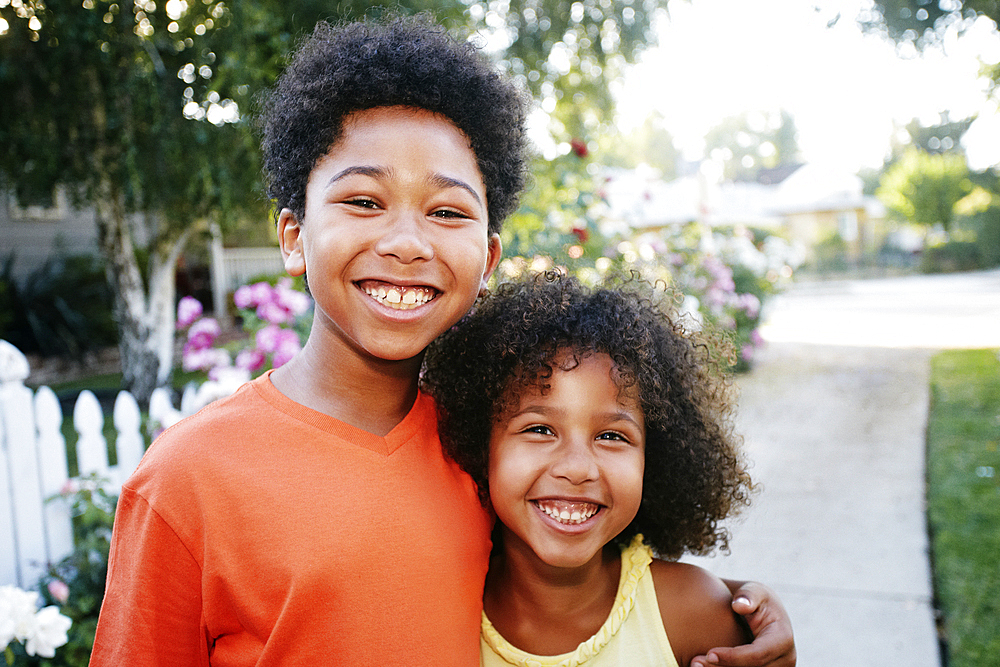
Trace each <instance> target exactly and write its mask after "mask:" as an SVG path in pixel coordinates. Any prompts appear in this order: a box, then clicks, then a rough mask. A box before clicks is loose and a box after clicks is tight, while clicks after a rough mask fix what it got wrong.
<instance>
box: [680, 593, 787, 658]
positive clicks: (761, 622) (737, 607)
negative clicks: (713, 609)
mask: <svg viewBox="0 0 1000 667" xmlns="http://www.w3.org/2000/svg"><path fill="white" fill-rule="evenodd" d="M726 584H727V585H729V586H730V589H732V588H733V587H737V588H736V590H735V591H733V611H735V612H736V613H737V614H739V615H741V616H743V617H744V618H745V619H746V622H747V625H748V627H749V628H750V632H751V633H753V637H754V640H753V643H752V644H744V645H743V646H737V647H734V648H713V649H711V650H710V651H709V652H708V654H707V655H703V656H702V655H700V656H697V657H695V658H694V659H693V660H691V667H714V666H716V665H718V666H719V667H794V666H795V640H794V638H793V637H792V622H791V619H789V618H788V612H786V611H785V607H784V606H783V605H782V604H781V600H779V599H778V596H777V595H776V594H775V592H774V591H772V590H771V589H770V588H768V587H767V586H765V585H763V584H758V583H755V582H748V583H743V584H737V583H735V582H728V581H727V582H726Z"/></svg>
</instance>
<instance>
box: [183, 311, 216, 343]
mask: <svg viewBox="0 0 1000 667" xmlns="http://www.w3.org/2000/svg"><path fill="white" fill-rule="evenodd" d="M221 332H222V327H220V326H219V323H218V321H216V319H215V318H214V317H203V318H201V319H200V320H198V321H197V322H195V323H194V324H192V325H191V328H190V329H188V339H187V345H185V346H184V347H185V349H187V347H188V346H190V347H191V348H192V349H196V350H203V349H205V348H207V347H211V346H212V343H214V342H215V339H216V337H217V336H218V335H219V334H220V333H221Z"/></svg>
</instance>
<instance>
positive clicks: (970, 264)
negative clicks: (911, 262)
mask: <svg viewBox="0 0 1000 667" xmlns="http://www.w3.org/2000/svg"><path fill="white" fill-rule="evenodd" d="M982 267H983V261H982V256H981V255H980V252H979V244H977V243H976V242H974V241H949V242H947V243H945V244H942V245H939V246H933V247H930V248H925V249H924V253H923V256H922V257H921V258H920V270H921V271H922V272H923V273H951V272H953V271H975V270H976V269H981V268H982Z"/></svg>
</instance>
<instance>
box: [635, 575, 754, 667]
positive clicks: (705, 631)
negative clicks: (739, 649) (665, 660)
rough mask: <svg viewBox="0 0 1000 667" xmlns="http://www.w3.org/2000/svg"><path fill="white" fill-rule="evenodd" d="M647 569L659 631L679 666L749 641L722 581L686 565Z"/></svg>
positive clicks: (730, 596) (727, 589)
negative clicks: (665, 633) (716, 650)
mask: <svg viewBox="0 0 1000 667" xmlns="http://www.w3.org/2000/svg"><path fill="white" fill-rule="evenodd" d="M649 569H650V573H651V575H652V577H653V587H654V588H655V589H656V600H657V603H658V606H659V608H660V617H661V618H662V619H663V627H664V629H665V630H666V632H667V637H669V638H670V645H671V646H672V647H673V649H674V654H675V655H676V656H677V660H678V662H679V663H680V664H681V665H686V664H688V663H689V662H690V661H691V659H692V658H694V657H695V656H697V655H704V654H705V653H706V652H707V651H708V650H709V649H711V648H715V647H718V646H737V645H739V644H744V643H746V642H747V641H749V640H750V637H749V636H747V634H746V632H745V629H744V626H743V625H742V622H741V620H740V618H739V617H738V616H737V615H736V613H735V612H733V609H732V594H731V593H730V591H729V588H728V587H727V586H726V584H725V582H723V581H722V579H720V578H719V577H717V576H716V575H714V574H712V573H711V572H709V571H708V570H706V569H704V568H701V567H698V566H697V565H692V564H690V563H678V562H671V561H662V560H657V559H653V562H652V563H650V566H649Z"/></svg>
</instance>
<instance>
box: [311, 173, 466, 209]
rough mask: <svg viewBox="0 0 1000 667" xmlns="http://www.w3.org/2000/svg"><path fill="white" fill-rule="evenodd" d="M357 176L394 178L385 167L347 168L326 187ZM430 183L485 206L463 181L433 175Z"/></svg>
mask: <svg viewBox="0 0 1000 667" xmlns="http://www.w3.org/2000/svg"><path fill="white" fill-rule="evenodd" d="M355 174H358V175H361V176H368V177H370V178H378V179H386V178H389V177H391V176H392V170H391V169H386V168H385V167H373V166H370V165H356V166H353V167H347V168H346V169H342V170H340V171H338V172H337V173H336V174H334V175H333V176H331V177H330V180H329V181H327V183H326V186H327V187H330V186H331V185H333V184H334V183H336V182H337V181H339V180H340V179H342V178H346V177H348V176H353V175H355ZM430 182H431V183H432V184H433V185H436V186H437V187H439V188H461V189H463V190H465V191H466V192H468V193H469V194H470V195H472V196H473V198H474V199H475V200H476V203H478V204H479V205H480V206H482V205H483V200H482V198H480V196H479V193H478V192H476V190H475V189H474V188H473V187H472V186H471V185H469V184H468V183H466V182H465V181H463V180H460V179H457V178H452V177H451V176H445V175H444V174H433V175H432V176H431V177H430Z"/></svg>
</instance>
